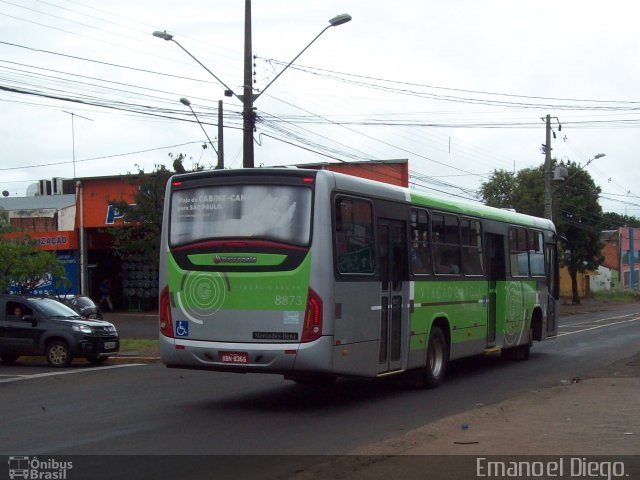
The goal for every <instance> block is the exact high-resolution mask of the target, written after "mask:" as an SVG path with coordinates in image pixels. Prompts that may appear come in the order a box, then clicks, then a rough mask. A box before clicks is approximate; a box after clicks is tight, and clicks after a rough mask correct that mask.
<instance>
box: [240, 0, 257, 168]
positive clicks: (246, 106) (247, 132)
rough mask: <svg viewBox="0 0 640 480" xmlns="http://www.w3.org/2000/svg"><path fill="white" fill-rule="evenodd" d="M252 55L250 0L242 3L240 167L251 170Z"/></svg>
mask: <svg viewBox="0 0 640 480" xmlns="http://www.w3.org/2000/svg"><path fill="white" fill-rule="evenodd" d="M252 57H253V54H252V47H251V0H245V2H244V86H243V91H244V94H243V95H242V104H243V109H242V131H243V137H242V166H243V167H244V168H253V167H254V161H253V126H254V121H255V116H254V113H253V75H252V73H253V58H252Z"/></svg>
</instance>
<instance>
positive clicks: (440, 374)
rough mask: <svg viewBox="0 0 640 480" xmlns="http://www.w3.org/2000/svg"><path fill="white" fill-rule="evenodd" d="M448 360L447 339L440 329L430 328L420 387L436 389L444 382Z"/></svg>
mask: <svg viewBox="0 0 640 480" xmlns="http://www.w3.org/2000/svg"><path fill="white" fill-rule="evenodd" d="M448 360H449V348H448V345H447V339H446V338H445V336H444V333H442V329H441V328H440V327H432V328H431V334H430V335H429V344H428V346H427V362H426V366H425V369H424V375H423V381H422V386H423V387H424V388H437V387H439V386H440V385H442V382H444V377H445V375H446V373H447V362H448Z"/></svg>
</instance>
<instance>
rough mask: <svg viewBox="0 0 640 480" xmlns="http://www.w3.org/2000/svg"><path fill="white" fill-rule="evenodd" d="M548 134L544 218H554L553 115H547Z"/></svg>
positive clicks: (546, 142) (545, 149) (545, 159)
mask: <svg viewBox="0 0 640 480" xmlns="http://www.w3.org/2000/svg"><path fill="white" fill-rule="evenodd" d="M546 125H547V128H546V135H545V145H544V218H547V219H549V220H552V216H553V215H552V213H551V207H552V198H553V197H552V192H551V115H547V117H546Z"/></svg>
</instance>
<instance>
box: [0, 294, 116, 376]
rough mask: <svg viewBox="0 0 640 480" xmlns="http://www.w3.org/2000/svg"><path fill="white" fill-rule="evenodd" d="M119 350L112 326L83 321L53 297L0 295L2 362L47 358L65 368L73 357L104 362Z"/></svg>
mask: <svg viewBox="0 0 640 480" xmlns="http://www.w3.org/2000/svg"><path fill="white" fill-rule="evenodd" d="M119 349H120V339H119V337H118V332H117V331H116V328H115V327H114V326H113V324H111V323H109V322H105V321H103V320H93V319H84V318H82V317H81V316H80V315H78V313H77V312H75V311H74V310H72V309H71V308H69V307H67V306H66V305H64V304H62V303H60V302H58V301H57V300H54V299H51V298H42V297H22V296H18V295H9V294H0V359H2V361H3V362H5V363H11V362H15V361H16V359H17V358H18V357H20V356H23V355H45V356H46V357H47V361H48V362H49V365H51V366H52V367H66V366H68V365H69V364H70V363H71V361H72V360H73V357H75V356H80V357H85V358H86V359H87V360H89V361H90V362H91V363H93V364H100V363H103V362H104V361H105V360H107V359H108V358H109V355H113V354H114V353H117V352H118V350H119Z"/></svg>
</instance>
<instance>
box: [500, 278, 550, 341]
mask: <svg viewBox="0 0 640 480" xmlns="http://www.w3.org/2000/svg"><path fill="white" fill-rule="evenodd" d="M496 295H497V306H496V317H497V318H496V345H497V346H500V347H502V348H511V347H515V346H518V345H523V344H525V343H527V342H528V341H529V328H530V326H531V315H532V313H533V309H534V307H535V305H536V303H539V301H538V300H541V299H542V292H538V291H537V289H536V281H535V280H530V279H526V280H525V279H523V280H507V281H505V282H498V283H497V285H496Z"/></svg>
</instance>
